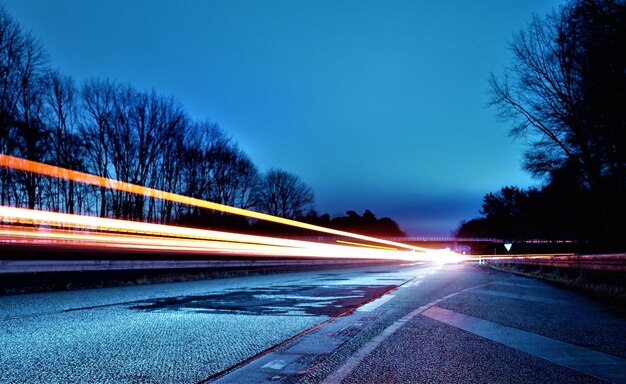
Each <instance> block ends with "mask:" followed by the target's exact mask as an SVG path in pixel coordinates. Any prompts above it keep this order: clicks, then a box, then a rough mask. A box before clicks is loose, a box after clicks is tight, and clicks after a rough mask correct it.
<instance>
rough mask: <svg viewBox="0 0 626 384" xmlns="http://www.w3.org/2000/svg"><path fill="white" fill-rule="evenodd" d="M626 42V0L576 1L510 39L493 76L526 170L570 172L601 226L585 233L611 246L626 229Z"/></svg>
mask: <svg viewBox="0 0 626 384" xmlns="http://www.w3.org/2000/svg"><path fill="white" fill-rule="evenodd" d="M624 47H626V1H624V0H578V1H573V2H571V3H569V4H568V5H566V6H564V7H562V8H561V9H560V10H559V11H554V12H552V13H550V14H549V15H547V16H546V17H544V18H540V17H537V16H536V17H534V18H533V20H532V21H531V22H530V23H529V24H528V25H527V26H526V27H525V28H524V29H522V30H521V31H520V32H519V33H518V34H517V35H515V37H514V39H513V42H512V44H511V49H512V52H513V62H512V65H511V66H510V67H509V68H507V70H506V72H505V74H504V75H503V76H502V77H500V78H497V77H496V76H494V75H492V77H491V79H490V87H491V95H492V104H493V105H495V106H496V107H497V109H498V113H499V117H500V118H502V119H503V120H505V121H510V122H512V123H513V124H514V125H513V128H511V131H510V132H511V134H512V135H513V136H518V137H524V138H526V139H528V142H529V146H528V149H527V151H526V153H525V167H526V169H528V170H529V171H530V172H531V173H532V174H534V175H536V176H540V177H546V176H547V180H548V181H549V182H550V183H561V182H562V181H563V178H562V177H561V176H557V175H562V174H563V173H568V177H567V178H566V179H567V180H568V182H570V183H572V182H573V183H575V184H578V185H581V186H582V187H583V191H582V192H583V193H585V194H587V197H588V198H589V199H588V201H589V203H590V204H591V205H592V212H593V219H592V222H590V225H593V226H596V227H599V228H601V229H600V230H597V231H596V230H591V229H590V230H589V231H587V232H588V233H587V234H586V236H591V237H594V238H595V240H598V241H602V242H605V243H613V244H618V243H622V244H623V242H624V239H623V237H624V233H626V199H625V198H624V196H626V49H624ZM572 189H573V192H572V193H578V192H580V190H579V188H572ZM562 192H563V193H565V194H567V193H569V192H568V191H567V190H566V189H564V190H563V191H562ZM571 208H572V209H578V207H571Z"/></svg>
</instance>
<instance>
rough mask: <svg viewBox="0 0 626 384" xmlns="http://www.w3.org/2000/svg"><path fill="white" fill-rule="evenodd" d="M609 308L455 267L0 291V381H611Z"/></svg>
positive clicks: (619, 331) (622, 342) (616, 367)
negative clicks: (12, 292)
mask: <svg viewBox="0 0 626 384" xmlns="http://www.w3.org/2000/svg"><path fill="white" fill-rule="evenodd" d="M396 287H399V288H397V289H394V288H396ZM385 293H386V294H385ZM380 295H382V296H380ZM379 296H380V297H379ZM376 297H379V298H378V299H376V300H374V301H372V302H370V303H368V304H365V305H362V304H363V303H365V302H367V301H369V300H370V299H372V298H376ZM354 307H359V308H358V309H357V310H355V311H354V312H350V309H351V308H354ZM614 309H615V308H611V307H609V306H607V305H605V304H602V303H599V302H596V301H593V300H591V299H589V298H585V297H581V296H580V295H577V294H575V293H572V292H569V291H565V290H562V289H560V288H557V287H555V286H553V285H550V284H548V283H544V282H541V281H536V280H533V279H528V278H524V277H518V276H514V275H511V274H507V273H503V272H498V271H494V270H491V269H488V268H479V267H476V266H472V265H469V264H459V265H444V266H437V265H407V264H405V265H386V266H372V267H361V268H349V269H347V268H343V269H332V268H329V269H327V270H324V271H313V272H298V273H285V274H277V275H269V276H254V277H247V278H231V279H221V280H208V281H196V282H185V283H174V284H155V285H145V286H134V287H119V288H109V289H98V290H81V291H69V292H57V293H48V294H31V295H14V296H4V297H0V382H2V383H18V382H20V383H21V382H34V383H37V382H39V383H44V382H45V383H47V382H97V383H107V382H111V383H131V382H146V383H150V382H154V383H157V382H180V383H183V382H184V383H188V382H217V383H263V382H267V383H281V382H282V383H337V382H344V383H383V382H386V383H401V382H402V383H421V382H439V383H455V382H458V383H465V382H508V383H528V382H537V383H541V382H549V383H600V382H607V381H609V382H626V375H624V372H626V365H624V364H625V362H626V360H625V359H626V336H625V332H624V330H626V319H624V316H623V312H622V313H621V314H619V313H617V314H616V313H614V312H613V310H614ZM346 311H347V312H346ZM340 315H341V316H340ZM338 316H339V317H338ZM303 333H304V334H303ZM296 335H299V336H298V337H296V338H293V339H291V338H292V337H294V336H296ZM285 340H288V341H287V342H284V341H285ZM268 348H269V350H268ZM264 351H265V352H264ZM262 352H263V353H262ZM260 353H262V354H261V355H258V354H260ZM255 355H256V357H254V356H255ZM563 356H565V357H567V358H566V359H564V358H563ZM253 357H254V358H253ZM233 367H234V368H233ZM225 370H226V371H225ZM220 372H223V373H224V374H223V375H219V373H220Z"/></svg>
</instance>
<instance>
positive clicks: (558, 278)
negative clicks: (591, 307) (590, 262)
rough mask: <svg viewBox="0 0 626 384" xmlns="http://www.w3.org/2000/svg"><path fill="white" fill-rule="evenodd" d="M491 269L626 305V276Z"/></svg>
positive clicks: (529, 267)
mask: <svg viewBox="0 0 626 384" xmlns="http://www.w3.org/2000/svg"><path fill="white" fill-rule="evenodd" d="M489 267H490V268H493V269H496V270H500V271H504V272H510V273H514V274H517V275H522V276H527V277H532V278H536V279H541V280H545V281H550V282H552V283H556V284H558V285H560V286H562V287H565V288H568V289H572V290H575V291H578V292H581V293H584V294H587V295H591V296H593V297H594V298H596V299H599V300H602V301H605V302H608V303H609V304H616V305H620V306H624V305H626V274H625V273H607V272H602V271H586V270H578V269H567V268H555V267H545V266H535V265H519V264H491V265H489Z"/></svg>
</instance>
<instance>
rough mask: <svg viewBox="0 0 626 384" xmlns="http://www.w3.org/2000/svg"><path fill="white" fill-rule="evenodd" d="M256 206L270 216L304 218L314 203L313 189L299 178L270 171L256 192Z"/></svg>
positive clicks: (280, 171) (273, 170)
mask: <svg viewBox="0 0 626 384" xmlns="http://www.w3.org/2000/svg"><path fill="white" fill-rule="evenodd" d="M254 196H255V206H256V208H257V209H259V210H260V211H262V212H265V213H269V214H270V215H275V216H281V217H285V218H290V219H295V218H296V217H299V216H302V215H303V214H304V213H305V211H306V209H307V208H310V207H311V205H312V204H313V201H314V195H313V191H312V190H311V188H310V187H309V186H308V185H306V184H305V183H304V182H303V181H302V180H301V179H300V178H299V177H298V176H296V175H294V174H291V173H288V172H285V171H283V170H279V169H270V170H269V171H268V172H267V173H266V174H265V175H264V176H263V177H262V179H261V181H260V182H259V185H258V187H257V189H256V191H255V195H254Z"/></svg>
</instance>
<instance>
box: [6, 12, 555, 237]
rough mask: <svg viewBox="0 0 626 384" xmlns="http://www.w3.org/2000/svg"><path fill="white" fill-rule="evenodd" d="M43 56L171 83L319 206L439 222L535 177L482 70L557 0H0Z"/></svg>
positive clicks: (430, 226) (498, 60) (425, 224)
mask: <svg viewBox="0 0 626 384" xmlns="http://www.w3.org/2000/svg"><path fill="white" fill-rule="evenodd" d="M0 3H1V2H0ZM4 4H5V7H6V9H7V11H8V12H9V13H10V14H11V15H13V17H14V18H15V19H16V20H17V22H18V23H19V24H20V25H21V26H22V27H23V28H24V29H25V30H29V31H31V32H32V34H33V35H34V36H35V37H37V38H38V39H40V41H41V42H42V44H43V45H44V47H45V49H46V50H47V52H48V53H49V56H50V61H51V64H52V66H53V67H55V68H58V69H59V70H61V72H63V73H65V74H69V75H72V76H73V77H74V79H75V80H76V82H77V83H78V84H81V83H82V82H83V80H85V79H88V78H91V77H102V78H107V77H108V78H111V79H114V80H117V81H120V82H129V83H131V84H132V85H134V86H135V87H137V88H140V89H151V88H154V89H156V90H157V91H158V92H159V93H161V94H164V95H172V96H175V97H176V98H177V99H178V100H180V101H181V103H182V104H183V105H184V106H185V108H186V109H187V110H188V112H189V113H190V115H191V116H192V117H193V118H195V119H197V120H204V119H210V120H212V121H215V122H217V123H218V124H219V125H220V126H221V127H222V128H224V130H226V131H227V132H228V133H229V134H230V135H232V137H233V138H234V140H235V141H236V142H237V143H238V144H239V146H240V147H241V148H242V149H243V150H244V151H245V152H246V153H247V154H248V155H249V156H250V158H251V159H252V161H253V162H254V163H255V164H257V165H258V166H259V168H260V170H262V171H263V170H267V169H269V168H271V167H275V168H281V169H284V170H286V171H288V172H292V173H294V174H297V175H298V176H300V177H301V178H302V179H303V181H304V182H306V183H307V184H308V185H310V186H311V187H312V188H313V190H314V192H315V196H316V210H317V211H318V212H319V213H320V214H321V213H329V214H331V215H339V214H343V213H344V212H345V211H346V210H355V211H357V212H359V213H362V212H363V211H364V210H365V209H369V210H371V211H372V212H374V213H375V214H376V215H377V216H378V217H385V216H387V217H391V218H392V219H394V220H396V221H397V222H398V223H399V224H400V227H401V228H402V229H403V230H404V231H406V232H408V233H409V234H411V235H444V236H445V235H448V234H449V233H450V231H451V230H453V229H455V228H456V227H457V225H458V223H459V221H460V220H462V219H471V218H473V217H476V216H478V210H479V209H480V205H481V202H482V197H483V196H484V194H486V193H488V192H493V191H497V190H499V189H500V188H501V187H503V186H506V185H517V186H520V187H527V186H530V185H536V184H538V183H539V181H537V180H533V179H531V178H530V177H529V176H528V175H527V174H526V173H525V172H524V171H523V170H522V169H521V165H520V164H521V158H522V151H523V148H524V143H523V141H519V140H518V141H514V140H513V139H512V138H510V137H509V136H508V135H507V129H508V125H507V124H506V123H501V122H497V120H496V118H495V111H494V110H493V108H488V107H487V101H488V94H487V78H488V77H489V73H490V72H494V73H496V74H499V73H502V71H503V68H504V66H506V65H507V64H508V63H510V59H511V54H510V51H509V49H508V44H509V42H510V41H511V38H512V35H513V33H515V32H518V31H519V30H520V28H522V27H523V26H524V24H525V23H526V22H528V21H529V20H530V18H531V17H532V14H533V13H535V14H538V15H544V14H545V13H546V12H548V11H549V10H551V9H552V8H553V7H558V6H559V5H560V4H562V1H559V0H517V1H511V0H482V1H479V0H474V1H471V0H456V1H434V0H433V1H430V0H429V1H426V0H424V1H422V0H414V1H382V0H381V1H367V0H354V1H341V0H339V1H321V0H310V1H299V0H285V1H275V0H271V1H261V0H258V1H230V0H228V1H227V0H224V1H205V0H195V1H194V0H181V1H175V0H168V1H165V0H141V1H138V0H126V1H120V0H107V1H102V0H56V1H52V0H4Z"/></svg>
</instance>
